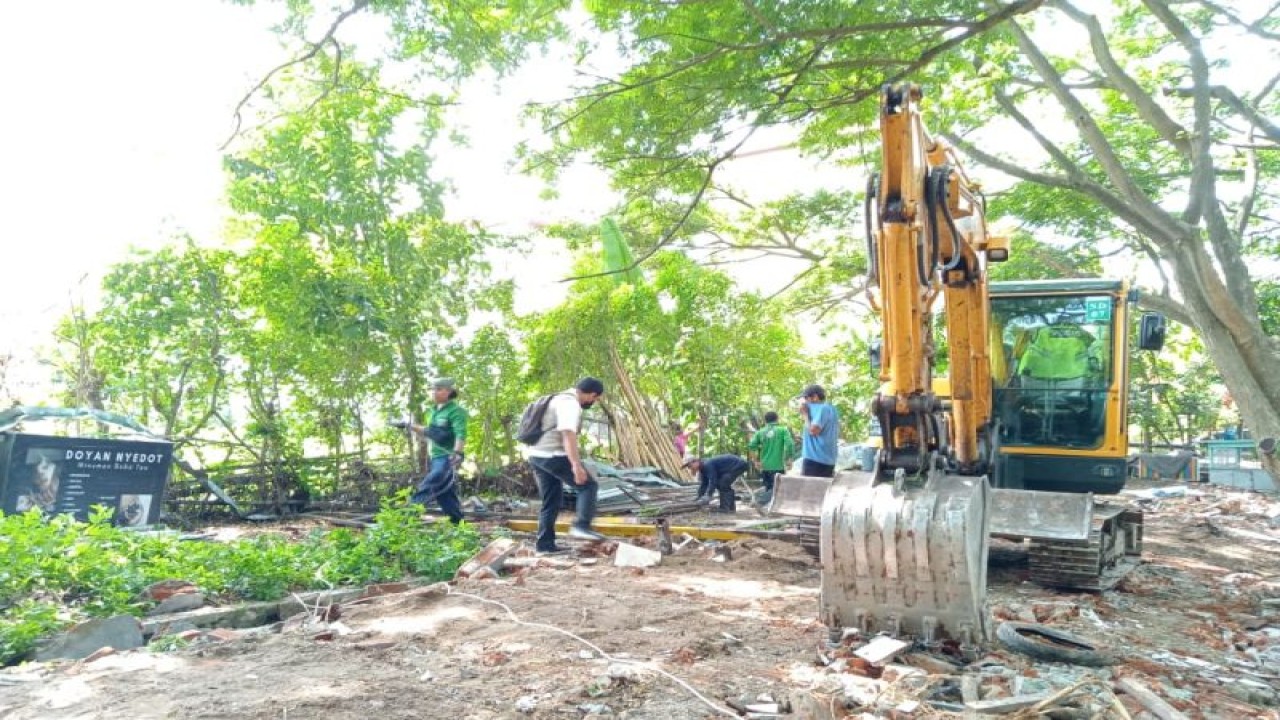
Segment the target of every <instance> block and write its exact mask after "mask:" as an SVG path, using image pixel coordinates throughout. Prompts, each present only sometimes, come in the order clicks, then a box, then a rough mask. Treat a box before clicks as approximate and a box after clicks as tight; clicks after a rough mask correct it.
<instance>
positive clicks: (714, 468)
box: [684, 455, 751, 513]
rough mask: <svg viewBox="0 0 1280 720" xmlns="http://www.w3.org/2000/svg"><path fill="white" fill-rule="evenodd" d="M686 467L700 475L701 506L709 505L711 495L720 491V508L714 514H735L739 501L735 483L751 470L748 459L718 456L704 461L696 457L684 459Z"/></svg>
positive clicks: (699, 497)
mask: <svg viewBox="0 0 1280 720" xmlns="http://www.w3.org/2000/svg"><path fill="white" fill-rule="evenodd" d="M684 466H685V467H687V468H689V469H690V470H691V471H693V472H694V473H696V474H697V475H698V499H697V500H696V502H697V503H698V504H699V505H709V504H710V503H711V495H712V494H714V493H715V492H716V491H717V490H719V491H720V507H719V508H717V509H716V510H713V511H712V512H722V513H735V512H737V511H738V504H737V499H736V498H734V496H733V481H735V480H737V479H738V478H740V477H742V476H743V475H744V474H745V473H746V472H747V470H749V469H751V463H749V462H747V460H746V458H743V457H739V456H737V455H716V456H715V457H711V458H707V459H706V460H703V459H702V458H700V457H698V456H696V455H690V456H688V457H686V458H685V459H684Z"/></svg>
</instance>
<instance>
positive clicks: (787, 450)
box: [747, 410, 796, 505]
mask: <svg viewBox="0 0 1280 720" xmlns="http://www.w3.org/2000/svg"><path fill="white" fill-rule="evenodd" d="M747 449H748V450H750V451H751V453H752V454H754V455H755V459H756V460H758V461H759V463H760V480H761V481H762V482H763V483H764V495H763V497H761V499H760V502H761V503H762V504H765V505H767V504H768V503H769V501H770V500H771V499H773V481H774V479H775V478H777V477H778V473H780V472H782V471H783V470H785V469H786V468H787V461H788V460H790V459H791V458H793V457H795V456H796V443H795V440H794V439H793V438H792V437H791V431H790V430H788V429H787V428H785V427H783V426H781V425H779V424H778V413H776V412H773V411H772V410H771V411H769V412H767V413H765V414H764V427H762V428H760V429H759V430H757V431H756V434H755V435H753V436H751V441H750V442H748V443H747Z"/></svg>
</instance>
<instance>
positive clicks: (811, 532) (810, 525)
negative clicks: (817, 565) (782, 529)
mask: <svg viewBox="0 0 1280 720" xmlns="http://www.w3.org/2000/svg"><path fill="white" fill-rule="evenodd" d="M797 529H798V530H799V534H800V547H801V548H804V551H805V552H807V553H809V554H810V555H812V556H813V557H818V552H819V547H818V543H819V538H820V536H821V533H822V523H821V521H819V519H818V518H804V519H802V520H801V521H800V525H799V526H798V528H797Z"/></svg>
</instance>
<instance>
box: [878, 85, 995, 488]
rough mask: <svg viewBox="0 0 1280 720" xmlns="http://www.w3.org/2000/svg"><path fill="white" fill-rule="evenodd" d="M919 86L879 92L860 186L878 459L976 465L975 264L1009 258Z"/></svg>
mask: <svg viewBox="0 0 1280 720" xmlns="http://www.w3.org/2000/svg"><path fill="white" fill-rule="evenodd" d="M920 98H921V93H920V89H919V87H918V86H915V85H897V86H888V87H886V88H885V89H884V91H883V93H882V95H881V100H880V137H881V163H880V164H881V170H880V173H879V174H878V175H877V176H874V177H873V178H872V182H871V188H870V189H869V193H868V194H869V195H871V194H874V196H875V208H876V210H877V212H876V213H875V214H874V216H873V217H868V219H867V222H868V226H869V228H870V232H869V233H868V237H869V239H870V248H869V252H870V254H871V256H872V257H873V258H874V261H873V262H872V263H871V272H872V278H871V281H872V283H871V284H872V286H873V287H874V288H875V289H876V290H877V291H878V293H879V303H878V305H879V306H880V307H881V310H882V312H881V317H882V331H881V337H882V338H883V356H882V357H883V358H884V362H883V365H882V368H881V376H880V380H881V382H882V383H883V384H882V386H881V390H880V393H879V394H878V395H877V396H876V399H875V401H874V402H873V405H872V411H873V412H874V413H875V414H876V415H877V417H878V418H879V420H880V427H881V429H882V432H883V433H884V442H883V444H882V450H881V458H880V460H881V470H882V471H883V472H887V473H892V472H893V471H895V470H897V469H903V470H905V471H906V472H908V473H919V472H921V471H923V470H924V469H925V468H927V467H928V465H929V462H930V458H940V459H942V460H944V461H945V462H947V463H948V464H949V465H950V466H951V467H952V468H953V469H955V470H956V471H957V472H960V473H962V474H966V475H982V474H984V473H987V472H989V470H990V467H991V461H992V457H993V453H992V447H991V439H990V433H989V432H988V428H989V425H990V421H991V361H990V357H989V355H988V346H989V339H988V336H989V331H988V327H987V323H988V317H989V315H990V300H989V298H988V296H987V279H986V263H987V261H988V260H995V261H1000V260H1004V259H1006V258H1007V257H1008V243H1007V242H1006V241H1004V240H1003V239H1001V238H993V237H992V236H990V235H989V234H988V233H987V229H986V222H985V217H984V211H983V203H982V200H981V198H980V196H979V195H978V192H977V190H976V188H975V187H974V185H973V183H972V182H970V180H969V179H968V177H967V176H966V175H965V174H964V171H963V170H962V169H961V167H960V164H959V161H958V159H957V158H956V157H955V154H954V152H953V151H952V150H951V148H950V147H948V146H947V144H946V143H945V142H944V141H943V140H942V139H940V138H935V137H932V136H931V135H930V134H929V132H928V130H926V128H925V126H924V122H923V119H922V117H921V114H920V109H919V101H920ZM939 300H941V301H942V302H943V307H944V308H945V309H946V343H947V347H948V350H949V380H950V383H949V384H950V390H949V398H948V399H949V401H950V411H949V412H944V411H943V399H942V398H940V397H939V396H938V394H937V393H936V392H935V391H934V361H935V356H936V348H935V347H934V343H933V338H934V332H933V321H934V319H933V315H934V307H935V305H936V304H937V302H938V301H939Z"/></svg>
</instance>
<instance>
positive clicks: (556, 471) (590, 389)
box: [528, 377, 604, 554]
mask: <svg viewBox="0 0 1280 720" xmlns="http://www.w3.org/2000/svg"><path fill="white" fill-rule="evenodd" d="M601 395H604V383H602V382H600V381H599V380H597V379H596V378H593V377H584V378H582V379H581V380H579V381H578V382H577V383H576V384H575V385H574V386H573V387H571V388H569V389H568V390H565V391H564V392H562V393H559V394H557V395H555V396H554V397H552V398H551V402H550V404H549V405H547V411H546V413H544V414H543V416H542V430H543V433H542V437H541V438H540V439H539V440H538V442H537V444H535V445H534V446H533V447H531V448H530V449H529V451H528V456H529V465H530V466H531V467H532V468H533V476H534V477H535V478H537V480H538V493H539V495H540V496H541V498H542V507H541V509H540V510H539V511H538V537H537V540H536V542H535V546H534V547H535V549H536V550H537V551H538V552H539V553H544V554H545V553H556V552H560V547H559V546H557V545H556V518H558V517H559V515H560V506H561V504H562V503H563V502H564V488H563V486H562V483H573V484H574V485H575V486H576V487H577V496H578V499H577V517H576V518H574V521H573V524H572V525H570V526H569V537H572V538H578V539H580V540H603V539H604V536H603V535H601V534H600V533H598V532H596V531H595V530H592V529H591V521H592V520H593V519H595V515H596V494H597V493H598V492H599V490H600V486H599V484H598V483H596V481H595V479H594V478H592V477H591V476H590V475H589V474H588V473H587V468H586V467H585V466H584V465H583V464H582V456H581V455H580V454H579V451H578V434H579V433H580V432H581V431H582V411H583V410H585V409H586V408H589V407H591V406H592V405H594V404H595V403H596V401H597V400H599V399H600V396H601Z"/></svg>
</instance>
